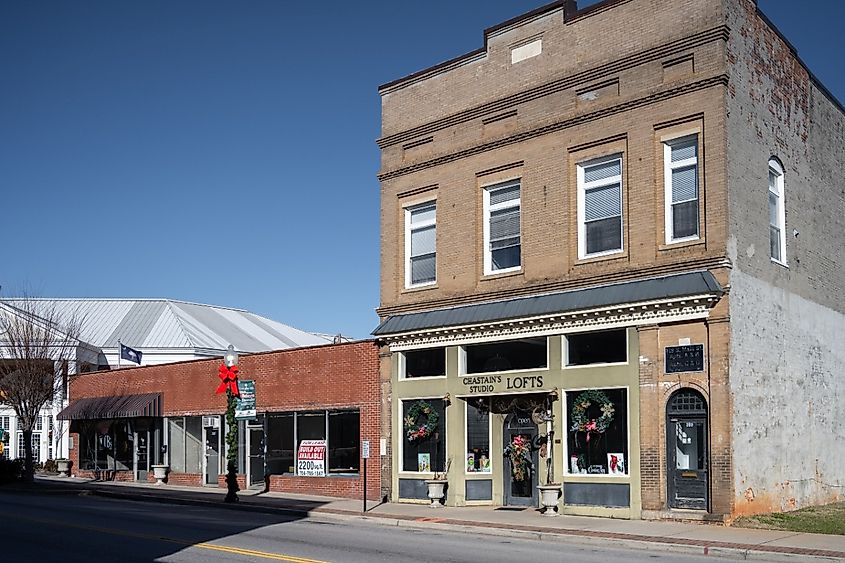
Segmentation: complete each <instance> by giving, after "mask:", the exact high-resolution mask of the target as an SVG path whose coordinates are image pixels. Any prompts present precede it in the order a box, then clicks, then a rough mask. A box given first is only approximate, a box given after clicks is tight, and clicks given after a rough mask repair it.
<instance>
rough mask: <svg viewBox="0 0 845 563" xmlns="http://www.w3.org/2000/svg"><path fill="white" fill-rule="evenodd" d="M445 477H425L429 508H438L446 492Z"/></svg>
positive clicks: (446, 481)
mask: <svg viewBox="0 0 845 563" xmlns="http://www.w3.org/2000/svg"><path fill="white" fill-rule="evenodd" d="M448 482H449V481H448V480H446V479H426V481H425V484H426V486H427V487H428V498H430V499H431V504H430V505H429V507H430V508H440V507H441V506H443V504H442V503H441V502H440V501H441V499H443V496H444V495H445V494H446V492H445V489H446V483H448Z"/></svg>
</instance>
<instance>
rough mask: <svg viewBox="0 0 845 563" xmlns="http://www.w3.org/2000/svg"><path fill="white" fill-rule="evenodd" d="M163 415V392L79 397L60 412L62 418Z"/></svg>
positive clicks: (82, 418)
mask: <svg viewBox="0 0 845 563" xmlns="http://www.w3.org/2000/svg"><path fill="white" fill-rule="evenodd" d="M145 416H161V393H144V394H142V395H121V396H118V397H91V398H88V399H77V400H75V401H73V402H71V404H70V405H68V407H67V408H66V409H64V410H63V411H62V412H60V413H59V416H58V418H59V419H60V420H96V419H101V418H140V417H145Z"/></svg>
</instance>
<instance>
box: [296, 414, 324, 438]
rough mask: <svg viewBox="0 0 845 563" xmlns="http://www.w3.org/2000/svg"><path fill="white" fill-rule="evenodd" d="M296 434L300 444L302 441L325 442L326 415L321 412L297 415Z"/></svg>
mask: <svg viewBox="0 0 845 563" xmlns="http://www.w3.org/2000/svg"><path fill="white" fill-rule="evenodd" d="M296 434H297V439H298V440H299V441H300V442H302V440H325V439H326V414H325V413H322V412H321V413H309V414H299V415H297V417H296Z"/></svg>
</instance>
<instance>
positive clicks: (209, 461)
mask: <svg viewBox="0 0 845 563" xmlns="http://www.w3.org/2000/svg"><path fill="white" fill-rule="evenodd" d="M215 424H217V426H215ZM203 433H204V435H205V484H206V485H217V477H218V476H219V475H220V419H219V418H217V417H211V416H208V417H203Z"/></svg>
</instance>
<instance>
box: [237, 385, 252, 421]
mask: <svg viewBox="0 0 845 563" xmlns="http://www.w3.org/2000/svg"><path fill="white" fill-rule="evenodd" d="M238 394H239V395H240V397H238V398H236V399H235V419H237V420H255V418H256V416H255V415H256V413H255V381H252V380H250V379H239V380H238Z"/></svg>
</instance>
